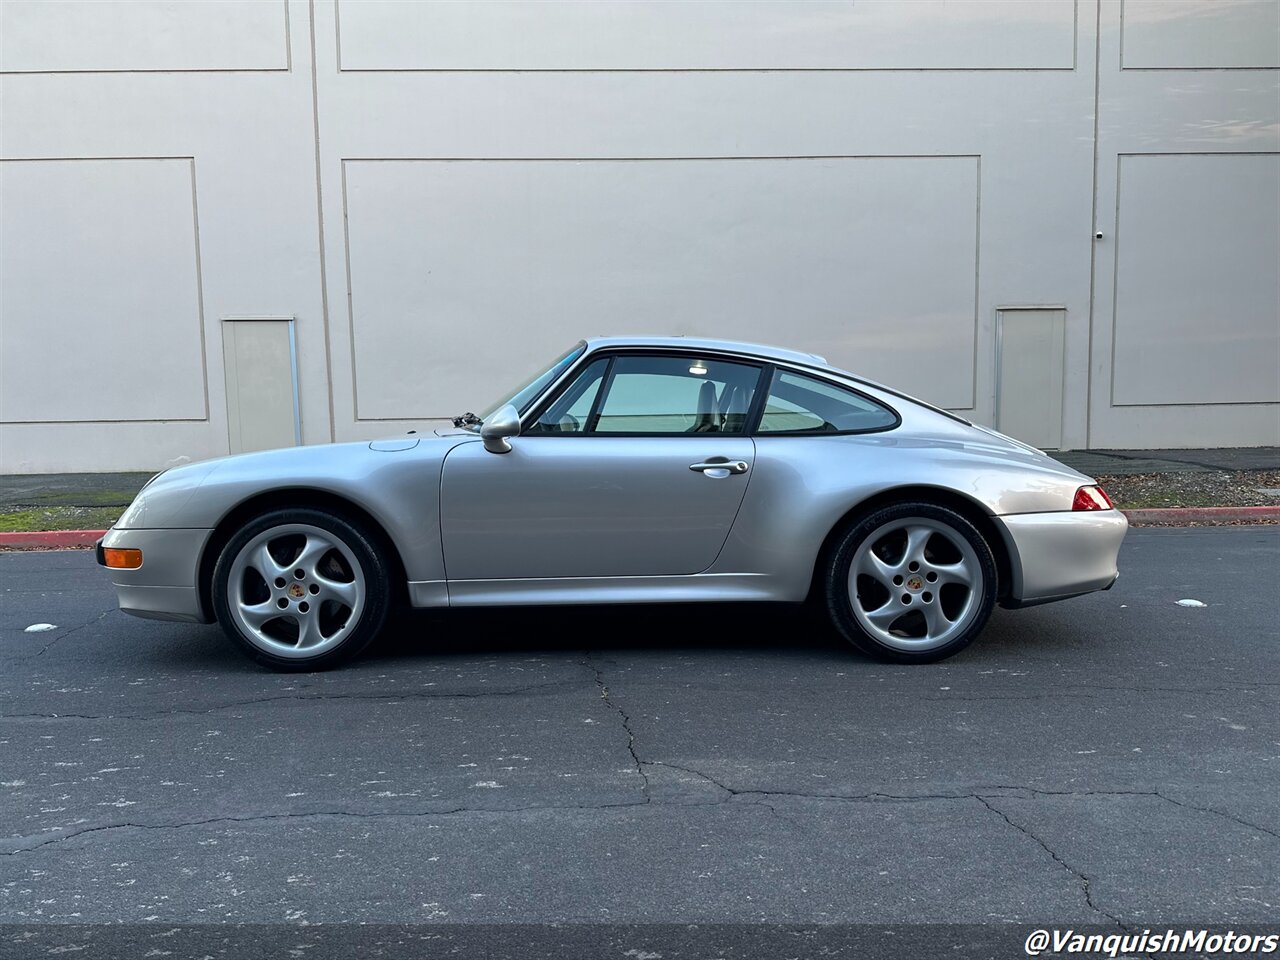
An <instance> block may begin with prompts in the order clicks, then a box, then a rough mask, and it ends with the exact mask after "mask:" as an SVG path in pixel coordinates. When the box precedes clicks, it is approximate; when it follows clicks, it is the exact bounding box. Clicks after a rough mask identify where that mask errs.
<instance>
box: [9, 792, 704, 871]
mask: <svg viewBox="0 0 1280 960" xmlns="http://www.w3.org/2000/svg"><path fill="white" fill-rule="evenodd" d="M647 802H648V801H647V800H624V801H619V802H616V803H590V804H585V803H584V804H562V805H537V804H535V805H530V806H523V807H465V806H462V807H442V808H440V809H438V810H412V811H403V812H396V813H362V812H359V811H353V810H311V811H297V812H288V813H263V814H254V815H251V816H244V817H206V818H202V819H199V820H180V821H175V822H172V823H141V822H135V821H132V820H123V821H119V822H117V823H101V824H97V825H96V826H91V827H82V828H81V829H78V830H69V831H67V832H64V833H58V834H57V835H56V836H50V835H49V833H48V832H46V833H43V834H35V835H33V836H28V837H10V838H7V839H5V840H0V846H7V847H8V849H0V857H12V856H16V855H18V854H20V853H30V852H32V851H34V850H39V849H41V848H43V847H49V846H53V845H54V844H58V843H63V842H65V841H67V840H74V839H75V838H76V837H83V836H86V835H92V834H101V833H106V832H109V831H113V830H185V829H189V828H191V827H206V826H218V825H222V824H235V823H248V824H253V823H270V822H272V821H277V820H309V819H324V818H326V817H328V818H342V819H351V820H410V819H421V818H424V817H452V816H459V815H464V814H492V815H503V814H522V813H539V812H542V811H557V810H559V811H574V810H612V809H618V808H625V807H641V806H645V805H646V803H647ZM671 805H672V806H703V804H689V803H686V804H671Z"/></svg>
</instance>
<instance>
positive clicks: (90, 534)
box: [0, 530, 107, 550]
mask: <svg viewBox="0 0 1280 960" xmlns="http://www.w3.org/2000/svg"><path fill="white" fill-rule="evenodd" d="M106 532H107V531H105V530H35V531H30V532H26V531H24V532H21V533H0V547H26V548H27V549H29V550H66V549H67V548H68V547H92V546H93V545H94V544H95V543H97V541H98V538H99V537H101V536H102V535H103V534H104V533H106Z"/></svg>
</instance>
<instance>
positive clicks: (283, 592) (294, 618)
mask: <svg viewBox="0 0 1280 960" xmlns="http://www.w3.org/2000/svg"><path fill="white" fill-rule="evenodd" d="M387 594H388V582H387V575H386V571H385V568H384V565H383V562H382V560H381V557H380V556H379V553H378V550H377V548H376V546H375V545H374V542H373V541H372V539H371V538H370V537H369V536H368V535H367V534H366V533H365V532H364V531H363V530H362V529H361V528H360V526H359V525H358V524H356V523H355V522H353V521H352V520H350V519H348V518H345V517H340V516H337V515H335V514H331V513H326V512H322V511H319V510H312V509H297V510H277V511H273V512H271V513H268V514H265V515H263V516H261V517H259V518H258V519H257V520H255V521H254V522H252V523H250V524H249V525H248V526H246V527H245V528H244V529H242V530H241V531H239V532H238V533H237V534H236V535H235V536H233V537H232V538H231V540H230V541H229V542H228V543H227V545H226V547H225V548H224V549H223V551H222V554H221V556H220V558H219V560H218V565H217V569H216V570H215V572H214V606H215V610H216V613H217V616H218V621H219V622H220V623H221V624H222V625H223V628H224V629H225V630H226V632H227V634H228V635H229V636H230V637H231V639H232V640H234V641H236V642H237V643H238V644H239V645H240V646H242V647H245V648H247V649H248V651H249V652H250V653H251V654H252V655H253V656H254V657H255V658H256V659H258V660H259V661H260V662H263V663H266V664H268V665H269V666H273V667H277V668H281V669H307V670H312V669H320V668H323V667H327V666H331V665H333V664H334V663H336V662H338V660H340V659H346V658H347V657H349V656H351V655H352V654H354V653H355V652H356V651H358V650H359V649H360V648H362V647H363V646H364V645H365V644H366V643H368V641H369V640H370V639H372V637H373V635H374V634H375V633H376V632H377V630H378V628H379V627H381V624H382V621H383V619H384V618H385V616H386V609H387V599H388V597H387Z"/></svg>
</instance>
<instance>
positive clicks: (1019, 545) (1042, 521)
mask: <svg viewBox="0 0 1280 960" xmlns="http://www.w3.org/2000/svg"><path fill="white" fill-rule="evenodd" d="M994 519H995V521H996V523H997V524H998V525H999V526H1000V528H1001V533H1002V535H1003V536H1004V539H1005V544H1006V546H1008V548H1009V566H1010V573H1011V574H1012V579H1013V582H1012V584H1011V585H1010V591H1009V598H1008V600H1007V601H1006V606H1014V607H1016V606H1030V605H1031V604H1036V603H1048V602H1050V601H1053V600H1065V599H1066V598H1068V597H1078V596H1080V595H1081V594H1083V593H1092V592H1093V591H1095V590H1106V589H1109V588H1110V587H1111V585H1112V584H1113V583H1115V581H1116V577H1118V576H1119V575H1120V574H1119V570H1118V569H1117V567H1116V558H1117V556H1118V554H1119V553H1120V544H1121V543H1122V542H1123V541H1124V535H1125V533H1126V532H1127V531H1128V529H1129V521H1128V520H1126V519H1125V517H1124V514H1123V513H1121V512H1120V511H1119V510H1080V511H1072V512H1063V513H1023V514H1015V515H1012V516H1004V517H995V518H994Z"/></svg>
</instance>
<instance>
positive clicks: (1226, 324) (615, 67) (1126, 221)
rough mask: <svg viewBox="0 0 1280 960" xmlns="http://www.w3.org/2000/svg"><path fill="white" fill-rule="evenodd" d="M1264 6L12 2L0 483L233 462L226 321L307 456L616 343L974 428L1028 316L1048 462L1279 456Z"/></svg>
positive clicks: (992, 402) (1275, 36)
mask: <svg viewBox="0 0 1280 960" xmlns="http://www.w3.org/2000/svg"><path fill="white" fill-rule="evenodd" d="M1276 9H1277V8H1276V5H1275V4H1274V3H1273V2H1270V0H1263V2H1251V0H1241V2H1234V3H1232V2H1217V3H1207V2H1197V0H1173V2H1163V0H1125V2H1124V3H1123V4H1121V3H1119V2H1115V0H1102V2H1101V3H1100V5H1096V4H1095V3H1093V2H1090V0H1081V2H1080V3H1079V4H1076V3H1073V2H1070V0H1062V2H1057V0H1048V2H1041V0H1026V2H1021V0H985V2H984V0H973V2H950V3H945V4H943V3H935V2H908V3H893V2H860V3H857V4H852V5H851V4H847V3H817V2H815V3H806V4H794V3H699V2H687V3H649V2H612V3H574V4H568V3H522V2H514V3H483V4H481V3H476V4H426V3H400V2H397V3H389V2H375V0H338V2H337V3H333V2H330V0H318V2H316V3H315V4H314V5H311V4H309V3H306V2H302V0H290V2H287V3H286V2H284V0H281V2H279V3H276V2H274V0H263V2H244V3H233V2H228V0H216V2H208V3H205V2H198V0H197V2H188V3H132V2H123V0H119V2H116V0H107V2H99V3H59V4H47V3H26V2H22V0H7V2H5V3H3V4H0V37H2V38H3V41H2V43H3V47H2V49H0V57H2V58H3V59H2V62H0V68H2V69H3V71H4V73H3V76H2V77H0V84H2V86H0V98H2V103H0V107H2V108H3V109H2V111H0V113H2V116H0V124H2V126H0V151H2V155H3V162H0V374H2V379H0V421H3V424H2V425H0V470H3V471H5V472H39V471H50V470H111V469H149V468H158V467H160V466H163V465H165V464H167V463H170V462H174V461H176V460H180V459H182V458H191V459H199V458H203V457H208V456H215V455H219V454H222V453H225V452H227V450H228V449H229V439H228V435H229V432H228V415H227V401H226V396H225V384H226V382H227V377H226V376H225V375H224V373H225V371H224V358H223V343H224V338H223V336H222V333H221V325H222V324H223V322H224V318H227V317H237V316H272V317H293V318H295V330H296V342H297V363H298V384H299V392H300V412H301V420H302V424H301V427H302V436H303V439H304V441H305V442H308V443H314V442H324V441H327V440H330V439H334V438H336V439H345V438H356V437H369V436H376V435H379V434H384V433H389V432H397V431H402V430H404V429H410V428H421V427H423V426H424V425H429V422H430V421H431V420H432V419H433V418H441V417H445V416H448V415H450V414H454V413H458V412H461V411H462V410H466V409H480V408H481V407H482V406H483V405H484V404H485V402H486V400H487V399H489V398H490V396H491V395H493V394H496V393H498V392H499V391H500V390H502V389H503V388H504V387H506V386H507V385H508V384H509V383H510V382H511V381H513V380H515V379H517V378H518V377H519V376H520V375H521V374H522V373H524V372H525V371H526V370H527V369H528V368H529V367H531V366H533V365H535V364H536V363H538V362H539V361H541V360H542V359H544V358H547V357H549V356H551V355H552V354H554V353H556V352H557V351H559V350H560V349H562V348H563V347H564V346H565V345H567V344H568V343H570V342H572V341H573V340H576V339H578V338H579V337H581V336H584V335H592V334H607V333H627V332H646V333H698V334H709V335H720V336H730V337H738V338H744V339H756V340H763V341H766V342H775V343H780V344H783V345H787V346H793V347H798V348H801V349H809V350H814V351H817V352H821V353H824V354H826V355H827V356H829V357H830V358H831V359H832V360H833V361H834V362H837V363H840V364H842V365H845V366H848V367H850V368H851V369H854V370H856V371H859V372H862V373H864V374H866V375H868V376H871V377H873V378H876V379H883V380H886V381H889V382H891V383H893V384H895V385H897V386H900V387H902V388H904V389H906V390H909V391H912V392H916V393H918V394H920V395H921V396H923V397H925V398H926V399H930V400H933V401H935V402H938V403H941V404H943V405H945V406H948V407H951V408H953V409H957V410H960V411H962V412H964V413H966V415H969V416H972V417H974V418H976V419H979V420H983V421H985V422H991V420H992V418H993V416H994V413H995V406H996V400H997V398H996V354H997V340H996V317H997V311H999V310H1001V309H1002V308H1009V307H1027V306H1031V307H1047V308H1062V309H1064V310H1065V331H1066V332H1065V350H1064V360H1063V362H1064V365H1065V369H1064V376H1063V388H1062V389H1063V398H1062V410H1063V417H1062V419H1063V423H1062V429H1061V435H1062V439H1063V444H1064V445H1065V446H1072V447H1082V446H1086V445H1092V446H1197V445H1217V444H1237V443H1239V444H1251V443H1255V444H1262V443H1277V442H1280V292H1278V289H1277V284H1276V281H1275V270H1274V263H1275V262H1276V260H1277V258H1280V212H1278V211H1280V191H1278V184H1280V106H1278V104H1280V85H1278V84H1280V70H1277V69H1276V68H1277V67H1280V64H1277V63H1276V62H1275V59H1276V58H1275V53H1276V50H1277V47H1278V45H1280V25H1278V24H1277V22H1276ZM1095 103H1096V104H1097V111H1096V123H1095ZM1098 232H1100V233H1102V238H1101V239H1095V238H1094V234H1095V233H1098ZM255 375H259V376H260V375H262V374H261V371H256V372H255ZM289 375H290V372H289V370H288V369H284V370H282V371H280V376H282V377H288V376H289ZM232 380H233V382H234V377H233V378H232ZM1007 402H1008V398H1001V403H1002V404H1007Z"/></svg>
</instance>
